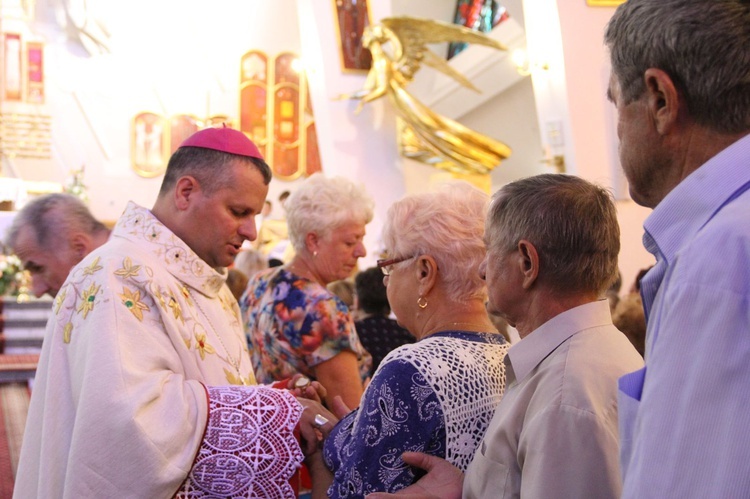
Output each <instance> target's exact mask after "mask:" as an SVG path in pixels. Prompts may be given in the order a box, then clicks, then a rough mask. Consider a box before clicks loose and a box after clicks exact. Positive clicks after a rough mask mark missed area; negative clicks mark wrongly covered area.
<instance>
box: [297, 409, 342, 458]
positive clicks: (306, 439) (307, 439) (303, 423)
mask: <svg viewBox="0 0 750 499" xmlns="http://www.w3.org/2000/svg"><path fill="white" fill-rule="evenodd" d="M297 402H299V403H300V404H301V405H302V417H301V418H300V420H299V423H297V427H298V428H299V431H300V436H301V437H302V452H303V453H304V454H305V456H311V455H312V454H314V453H315V452H316V451H317V450H318V447H319V446H320V445H321V443H322V442H323V440H324V439H325V437H327V436H328V434H329V433H330V432H331V430H332V429H333V427H334V426H336V423H337V422H338V418H336V416H334V415H333V414H332V413H330V412H329V411H328V410H327V409H326V408H325V407H323V406H322V405H321V404H320V403H319V402H316V401H314V400H309V399H304V398H299V397H298V398H297ZM316 416H322V418H323V420H324V421H323V423H322V424H319V423H318V422H316V420H315V417H316Z"/></svg>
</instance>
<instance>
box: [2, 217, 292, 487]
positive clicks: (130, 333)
mask: <svg viewBox="0 0 750 499" xmlns="http://www.w3.org/2000/svg"><path fill="white" fill-rule="evenodd" d="M225 277H226V273H225V272H224V273H223V274H222V273H219V272H217V271H216V270H214V269H212V268H210V267H209V266H208V265H207V264H206V263H205V262H204V261H203V260H201V259H200V258H199V257H198V256H197V255H196V254H195V253H194V252H193V251H192V250H191V249H190V248H189V247H188V246H187V245H186V244H185V243H184V242H183V241H181V240H180V239H179V238H178V237H177V236H176V235H175V234H173V233H172V232H171V231H170V230H169V229H167V228H166V227H165V226H164V225H162V224H161V223H160V222H159V221H158V220H157V219H156V218H155V217H154V216H153V215H152V214H151V212H150V211H148V210H146V209H145V208H142V207H139V206H137V205H135V204H134V203H129V204H128V207H127V208H126V210H125V212H124V213H123V216H122V217H121V218H120V220H119V221H118V223H117V226H116V227H115V229H114V231H113V233H112V235H111V237H110V240H109V241H108V242H107V243H106V244H105V245H104V246H102V247H100V248H99V249H97V250H95V251H94V252H93V253H91V254H90V255H89V256H87V257H86V258H85V259H84V260H83V261H82V262H81V263H80V264H79V265H77V266H76V267H75V268H74V269H73V270H72V271H71V273H70V275H69V277H68V280H67V281H66V282H65V284H64V285H63V287H62V289H61V290H60V292H59V293H58V295H57V297H56V299H55V302H54V310H53V312H54V315H53V317H52V318H51V319H50V321H49V324H48V325H47V330H46V333H45V339H44V345H43V348H42V354H41V358H40V362H39V370H38V371H37V376H36V381H35V385H34V389H33V393H32V397H31V406H30V409H29V416H28V420H27V424H26V432H25V435H24V442H23V448H22V451H21V459H20V464H19V469H18V476H17V479H16V489H15V492H14V494H15V497H18V498H31V497H39V498H42V497H43V498H53V497H54V498H57V497H69V498H82V497H97V498H99V497H102V498H103V497H134V498H160V497H163V498H168V497H171V496H175V495H177V496H180V497H190V498H201V497H268V498H273V497H293V492H292V489H291V487H290V486H289V483H288V480H289V478H290V477H291V475H292V474H293V473H294V472H295V471H296V469H297V468H298V467H299V466H300V463H301V461H302V453H301V451H300V448H299V445H298V444H297V441H296V439H295V437H294V435H293V430H294V427H295V425H296V424H297V422H298V420H299V418H300V415H301V406H300V405H299V403H298V402H297V401H296V400H295V399H294V397H293V396H291V395H290V394H289V393H288V392H286V391H283V390H274V389H271V388H267V387H258V386H249V385H254V384H255V378H254V376H253V373H252V367H251V364H250V358H249V355H248V352H247V344H246V341H245V336H244V334H243V330H242V326H241V323H240V320H239V308H238V306H237V303H236V301H235V300H234V298H233V297H232V295H231V293H230V291H229V289H228V288H227V287H226V286H225V284H224V283H225ZM243 385H244V386H243Z"/></svg>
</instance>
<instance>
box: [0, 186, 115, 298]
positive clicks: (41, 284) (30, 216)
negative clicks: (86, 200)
mask: <svg viewBox="0 0 750 499" xmlns="http://www.w3.org/2000/svg"><path fill="white" fill-rule="evenodd" d="M107 239H109V229H107V227H105V226H104V224H102V223H101V222H100V221H99V220H97V219H96V218H94V216H93V215H92V214H91V212H90V211H89V209H88V208H87V207H86V205H85V204H83V202H82V201H81V200H80V199H78V198H77V197H75V196H71V195H70V194H59V193H55V194H46V195H44V196H40V197H38V198H35V199H33V200H31V201H30V202H29V203H27V204H26V205H25V206H24V207H23V208H22V209H21V211H19V212H18V213H17V214H16V216H15V218H14V219H13V224H12V225H11V226H10V228H9V229H8V234H7V236H6V239H5V241H6V244H7V245H8V246H9V247H10V248H11V249H12V250H13V252H14V253H15V254H16V255H17V256H18V258H19V259H20V260H21V263H22V265H23V267H24V269H26V270H28V271H29V274H31V292H32V293H33V294H34V296H36V297H37V298H39V297H41V296H42V295H44V294H45V293H47V294H49V295H50V296H52V297H53V298H54V297H55V295H57V292H58V291H59V290H60V287H62V285H63V283H64V282H65V279H66V278H67V277H68V273H69V272H70V269H72V268H73V267H75V266H76V265H77V264H78V262H80V261H81V260H83V258H84V257H85V256H86V255H88V254H89V253H91V252H92V251H94V250H95V249H96V248H98V247H99V246H101V245H102V244H104V243H105V242H107Z"/></svg>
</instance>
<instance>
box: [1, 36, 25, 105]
mask: <svg viewBox="0 0 750 499" xmlns="http://www.w3.org/2000/svg"><path fill="white" fill-rule="evenodd" d="M3 62H4V67H3V95H4V98H5V100H9V101H12V100H21V98H22V96H23V92H22V88H23V72H22V69H21V68H22V67H23V66H22V64H23V61H22V49H21V35H19V34H17V33H5V34H4V35H3Z"/></svg>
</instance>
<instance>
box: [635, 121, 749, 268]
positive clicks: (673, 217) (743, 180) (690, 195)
mask: <svg viewBox="0 0 750 499" xmlns="http://www.w3.org/2000/svg"><path fill="white" fill-rule="evenodd" d="M749 164H750V135H747V136H745V137H743V138H742V139H740V140H738V141H737V142H735V143H734V144H732V145H730V146H729V147H727V148H726V149H724V150H723V151H721V152H719V154H717V155H716V156H714V157H713V158H711V159H709V160H708V161H707V162H705V163H704V164H703V165H701V166H700V168H698V169H697V170H695V171H694V172H693V173H691V174H690V175H688V176H687V177H686V178H685V179H684V180H683V181H682V182H680V183H679V184H678V185H677V186H676V187H675V188H674V189H672V191H671V192H670V193H669V194H667V196H666V197H665V198H664V199H663V200H662V201H661V203H659V204H658V205H657V206H656V208H654V211H653V212H652V213H651V215H649V216H648V218H647V219H646V221H645V222H644V224H643V227H644V229H645V230H646V234H645V235H644V237H643V244H644V246H645V247H646V249H647V250H648V251H649V252H651V253H652V254H653V255H654V256H657V253H661V255H662V256H663V257H664V258H665V259H666V260H667V263H671V262H672V260H673V258H674V255H675V254H676V253H677V251H678V250H679V249H680V248H681V247H682V245H683V244H684V242H685V241H686V240H687V239H690V238H692V236H693V235H694V234H695V233H697V232H698V231H699V230H700V229H701V227H703V226H704V225H705V224H706V222H708V221H709V220H710V219H711V218H712V217H713V215H714V214H715V213H716V212H717V211H719V210H720V209H721V208H722V206H724V205H725V204H726V203H727V202H728V201H729V200H731V199H732V198H733V197H734V196H735V195H736V193H737V191H738V190H741V189H742V188H743V186H745V185H746V184H748V183H750V168H748V165H749Z"/></svg>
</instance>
